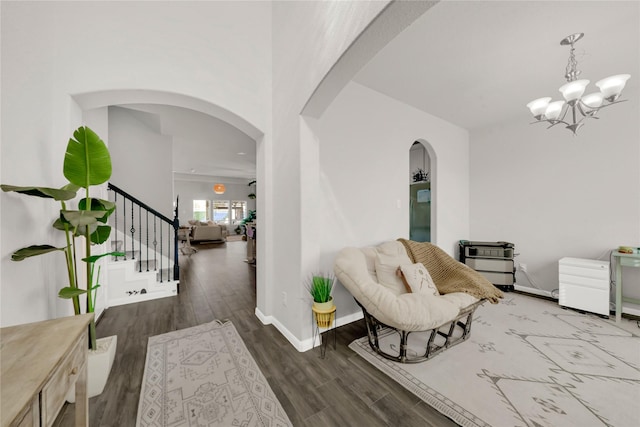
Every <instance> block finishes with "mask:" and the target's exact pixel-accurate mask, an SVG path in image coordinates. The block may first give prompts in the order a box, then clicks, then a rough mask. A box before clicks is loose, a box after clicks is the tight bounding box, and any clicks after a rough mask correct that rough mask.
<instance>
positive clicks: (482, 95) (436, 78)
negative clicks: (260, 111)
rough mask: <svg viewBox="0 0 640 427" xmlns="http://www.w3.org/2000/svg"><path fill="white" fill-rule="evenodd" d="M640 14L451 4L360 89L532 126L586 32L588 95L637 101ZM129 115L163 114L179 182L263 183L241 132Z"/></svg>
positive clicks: (386, 56)
mask: <svg viewBox="0 0 640 427" xmlns="http://www.w3.org/2000/svg"><path fill="white" fill-rule="evenodd" d="M639 14H640V12H639V8H638V1H627V2H622V1H448V0H445V1H442V2H440V3H438V4H436V5H435V6H433V7H432V8H431V9H429V10H428V11H427V12H426V13H425V14H424V15H423V16H422V17H420V18H419V19H418V20H416V21H415V22H414V23H413V24H412V25H411V26H410V27H409V28H407V29H406V30H405V31H404V32H402V33H401V34H400V35H399V36H398V37H396V38H395V39H394V40H392V41H391V42H390V43H389V44H388V45H387V46H386V47H385V48H383V49H382V50H381V51H380V52H379V53H378V54H377V55H376V56H375V57H374V58H373V59H372V60H371V61H370V62H369V63H368V64H367V65H366V66H365V67H364V68H363V69H362V70H361V71H360V72H359V73H358V75H357V76H356V78H355V79H354V80H355V81H356V82H358V83H360V84H362V85H365V86H367V87H369V88H372V89H374V90H376V91H378V92H381V93H383V94H386V95H388V96H390V97H393V98H395V99H398V100H400V101H402V102H404V103H406V104H409V105H412V106H414V107H416V108H418V109H421V110H423V111H426V112H428V113H430V114H433V115H435V116H438V117H440V118H442V119H444V120H446V121H449V122H451V123H454V124H456V125H458V126H461V127H464V128H467V129H469V130H473V129H476V128H482V127H485V126H491V125H494V124H496V123H500V122H504V121H509V120H517V121H529V122H530V121H532V118H531V116H530V114H529V111H528V109H527V108H526V107H525V104H526V103H527V102H529V101H531V100H533V99H535V98H539V97H542V96H551V97H553V98H554V99H559V98H560V94H559V92H558V91H557V89H558V88H559V87H560V86H561V85H562V84H564V83H565V79H564V73H565V67H566V64H567V59H568V55H569V48H568V47H566V46H560V40H561V39H563V38H564V37H566V36H567V35H569V34H573V33H577V32H583V33H585V36H584V38H583V39H582V40H580V41H579V42H578V44H577V45H576V56H577V59H578V68H579V69H580V70H581V71H582V75H581V77H582V78H586V79H590V80H591V82H592V83H591V85H590V86H589V88H594V87H595V86H594V85H593V83H594V82H595V81H597V80H599V79H601V78H604V77H606V76H609V75H612V74H620V73H630V74H632V77H631V79H630V80H629V82H628V84H627V88H626V89H625V91H624V93H623V95H624V96H623V97H624V98H626V99H629V100H633V101H635V102H637V101H638V100H639V98H640V96H639V92H638V80H639V79H640V75H638V72H639V62H640V59H639V51H640V46H639V41H640V15H639ZM588 91H590V89H588ZM124 107H127V108H132V109H138V110H140V111H144V112H147V113H153V114H157V115H158V120H159V126H160V128H161V131H162V133H163V134H165V135H172V136H173V138H174V147H175V148H174V173H175V176H176V177H179V178H181V179H207V177H210V176H216V177H231V178H242V179H253V178H255V174H256V147H255V141H253V140H252V139H251V138H249V137H248V136H247V135H245V134H244V133H242V132H240V131H239V130H238V129H236V128H235V127H233V126H231V125H229V124H227V123H225V122H223V121H221V120H218V119H215V118H213V117H211V116H208V115H205V114H202V113H199V112H195V111H193V110H188V109H184V108H179V107H170V106H158V105H127V106H124ZM239 152H244V153H246V154H245V155H238V154H237V153H239Z"/></svg>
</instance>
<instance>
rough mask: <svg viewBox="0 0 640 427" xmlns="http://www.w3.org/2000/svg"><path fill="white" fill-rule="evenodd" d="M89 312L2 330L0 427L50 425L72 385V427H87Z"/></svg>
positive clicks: (0, 345) (0, 334)
mask: <svg viewBox="0 0 640 427" xmlns="http://www.w3.org/2000/svg"><path fill="white" fill-rule="evenodd" d="M91 319H93V313H89V314H83V315H80V316H71V317H63V318H61V319H54V320H45V321H43V322H36V323H29V324H26V325H18V326H10V327H7V328H2V329H0V361H1V375H2V376H1V380H0V381H1V382H2V391H1V410H2V412H1V413H0V421H1V423H0V425H1V426H2V427H5V426H6V427H9V426H11V427H13V426H19V427H26V426H47V427H48V426H51V425H52V424H53V422H54V421H55V419H56V417H57V415H58V412H60V409H61V408H62V406H63V405H64V402H65V397H66V395H67V391H68V390H69V388H70V387H71V386H72V385H73V384H75V385H76V408H75V409H76V426H77V427H79V426H82V427H84V426H88V425H89V398H88V395H87V354H88V348H89V343H88V333H87V326H88V325H89V322H90V321H91Z"/></svg>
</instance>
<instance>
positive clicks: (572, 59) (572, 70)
mask: <svg viewBox="0 0 640 427" xmlns="http://www.w3.org/2000/svg"><path fill="white" fill-rule="evenodd" d="M575 50H576V48H575V47H573V43H571V51H570V52H569V61H568V62H567V68H566V69H565V72H566V74H565V75H564V77H565V78H566V79H567V81H568V82H572V81H574V80H576V79H577V78H578V76H579V75H580V71H578V61H577V60H576V55H575Z"/></svg>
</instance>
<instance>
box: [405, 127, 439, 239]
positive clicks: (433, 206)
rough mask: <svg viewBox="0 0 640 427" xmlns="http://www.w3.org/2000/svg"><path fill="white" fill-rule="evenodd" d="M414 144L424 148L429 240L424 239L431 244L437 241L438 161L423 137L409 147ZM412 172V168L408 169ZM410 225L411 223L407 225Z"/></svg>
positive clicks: (434, 152)
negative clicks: (427, 189)
mask: <svg viewBox="0 0 640 427" xmlns="http://www.w3.org/2000/svg"><path fill="white" fill-rule="evenodd" d="M415 144H420V146H421V147H422V148H424V151H425V156H426V159H425V161H426V162H427V173H428V176H427V177H426V180H427V182H428V183H429V193H428V197H429V204H430V206H429V208H430V209H429V240H425V241H428V242H431V243H433V244H437V243H438V164H437V163H438V162H437V156H436V151H435V149H434V148H433V146H432V145H431V144H429V142H427V141H426V140H425V139H417V140H415V141H414V142H413V143H412V144H411V147H414V146H415ZM410 172H411V173H412V174H413V170H412V171H410ZM409 226H410V227H411V224H410V225H409Z"/></svg>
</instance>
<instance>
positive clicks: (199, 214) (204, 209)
mask: <svg viewBox="0 0 640 427" xmlns="http://www.w3.org/2000/svg"><path fill="white" fill-rule="evenodd" d="M208 204H209V201H208V200H194V201H193V219H197V220H198V221H208V220H209V215H207V213H208V212H209V209H208Z"/></svg>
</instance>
